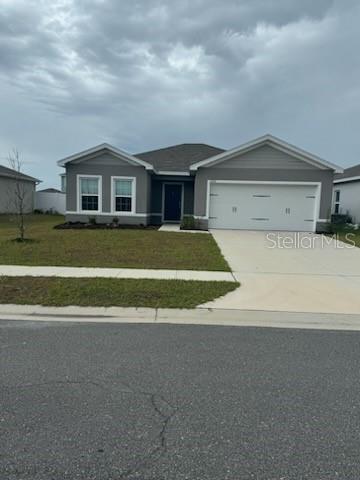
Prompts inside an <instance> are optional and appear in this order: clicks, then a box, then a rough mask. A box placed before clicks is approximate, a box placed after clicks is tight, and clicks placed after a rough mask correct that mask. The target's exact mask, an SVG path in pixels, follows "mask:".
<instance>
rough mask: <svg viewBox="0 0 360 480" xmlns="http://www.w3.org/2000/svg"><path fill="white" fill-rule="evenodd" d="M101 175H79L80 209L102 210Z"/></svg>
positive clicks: (96, 211) (95, 211)
mask: <svg viewBox="0 0 360 480" xmlns="http://www.w3.org/2000/svg"><path fill="white" fill-rule="evenodd" d="M101 191H102V188H101V176H99V175H78V202H79V204H78V207H79V208H78V210H79V211H81V212H93V213H99V212H101Z"/></svg>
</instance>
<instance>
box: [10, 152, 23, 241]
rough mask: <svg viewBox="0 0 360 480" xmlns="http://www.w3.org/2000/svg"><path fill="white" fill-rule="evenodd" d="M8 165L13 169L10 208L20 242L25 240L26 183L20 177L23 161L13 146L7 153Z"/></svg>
mask: <svg viewBox="0 0 360 480" xmlns="http://www.w3.org/2000/svg"><path fill="white" fill-rule="evenodd" d="M8 163H9V167H10V168H11V169H12V170H14V177H13V180H14V182H13V184H12V187H11V192H9V197H10V199H11V200H10V201H11V203H12V205H11V210H12V211H14V214H15V217H16V226H17V229H18V237H17V240H19V241H20V242H24V241H25V211H26V209H25V201H26V195H27V193H26V185H25V183H26V182H24V180H23V179H22V174H21V173H22V167H23V162H22V160H21V157H20V154H19V152H18V150H17V149H16V148H14V149H13V150H12V151H11V152H10V153H9V155H8Z"/></svg>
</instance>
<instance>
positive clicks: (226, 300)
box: [202, 230, 360, 314]
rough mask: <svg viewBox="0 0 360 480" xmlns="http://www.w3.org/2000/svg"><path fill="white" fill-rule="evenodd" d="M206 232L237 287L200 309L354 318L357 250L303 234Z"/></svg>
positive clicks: (359, 286)
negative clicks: (322, 314) (338, 315)
mask: <svg viewBox="0 0 360 480" xmlns="http://www.w3.org/2000/svg"><path fill="white" fill-rule="evenodd" d="M211 233H212V234H213V236H214V238H215V240H216V241H217V243H218V245H219V246H220V248H221V251H222V253H223V254H224V256H225V258H226V260H227V261H228V263H229V265H230V267H231V268H232V270H233V274H234V276H235V277H236V279H237V280H238V281H239V282H241V287H240V288H239V289H237V290H235V291H234V292H231V293H229V294H228V295H225V296H224V297H222V298H219V299H217V300H215V301H213V302H208V303H206V304H204V305H202V306H203V307H208V308H225V309H241V310H267V311H289V312H314V313H345V314H346V313H355V314H359V313H360V249H359V248H356V247H351V245H349V244H344V243H342V242H336V241H335V240H334V239H329V237H325V236H323V235H316V234H308V233H306V234H305V233H295V232H290V233H287V232H259V231H258V232H255V231H239V230H212V231H211ZM284 242H285V243H284ZM285 246H286V248H285Z"/></svg>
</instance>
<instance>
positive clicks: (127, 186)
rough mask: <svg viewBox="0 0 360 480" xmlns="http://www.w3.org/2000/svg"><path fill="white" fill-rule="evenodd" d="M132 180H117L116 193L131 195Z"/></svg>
mask: <svg viewBox="0 0 360 480" xmlns="http://www.w3.org/2000/svg"><path fill="white" fill-rule="evenodd" d="M131 193H132V180H115V195H124V196H129V197H131Z"/></svg>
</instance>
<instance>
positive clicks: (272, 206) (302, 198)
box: [209, 183, 317, 231]
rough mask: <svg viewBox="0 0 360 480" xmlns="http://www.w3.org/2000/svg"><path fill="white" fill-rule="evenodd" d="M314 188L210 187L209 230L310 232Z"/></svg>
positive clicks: (313, 219) (313, 221)
mask: <svg viewBox="0 0 360 480" xmlns="http://www.w3.org/2000/svg"><path fill="white" fill-rule="evenodd" d="M316 200H317V187H316V186H314V185H275V184H269V185H263V184H222V183H214V184H211V190H210V205H209V226H210V228H229V229H244V230H245V229H247V230H295V231H296V230H299V231H312V230H313V229H314V225H315V205H316Z"/></svg>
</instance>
